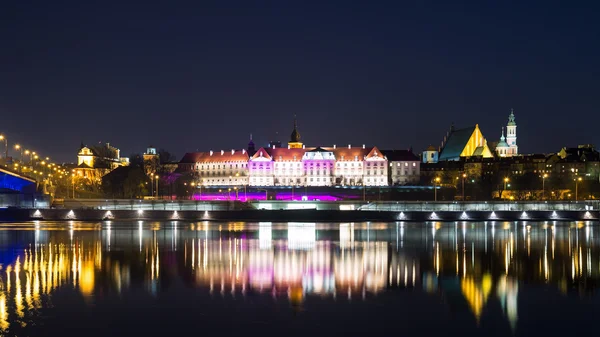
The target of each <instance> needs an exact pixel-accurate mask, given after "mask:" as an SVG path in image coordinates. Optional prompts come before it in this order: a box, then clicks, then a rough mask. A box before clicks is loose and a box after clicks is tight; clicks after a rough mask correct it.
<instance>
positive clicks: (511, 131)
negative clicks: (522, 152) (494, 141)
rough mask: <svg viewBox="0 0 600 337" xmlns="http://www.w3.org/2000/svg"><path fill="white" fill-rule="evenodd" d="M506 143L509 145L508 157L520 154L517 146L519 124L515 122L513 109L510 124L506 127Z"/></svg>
mask: <svg viewBox="0 0 600 337" xmlns="http://www.w3.org/2000/svg"><path fill="white" fill-rule="evenodd" d="M506 143H507V144H508V156H516V155H518V154H519V147H518V146H517V123H516V122H515V114H514V111H513V110H512V109H511V110H510V115H509V116H508V124H507V125H506Z"/></svg>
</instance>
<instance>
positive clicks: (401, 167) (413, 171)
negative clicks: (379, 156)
mask: <svg viewBox="0 0 600 337" xmlns="http://www.w3.org/2000/svg"><path fill="white" fill-rule="evenodd" d="M383 153H384V155H385V156H386V157H387V159H388V162H389V172H388V176H389V179H390V180H389V183H390V185H392V186H394V185H406V184H416V183H418V182H419V177H420V175H421V161H420V160H419V157H417V156H416V155H415V154H414V153H413V152H412V150H390V151H383Z"/></svg>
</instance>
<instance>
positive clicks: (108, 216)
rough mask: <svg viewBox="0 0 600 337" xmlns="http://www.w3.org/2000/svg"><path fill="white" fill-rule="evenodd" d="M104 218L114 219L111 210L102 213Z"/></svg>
mask: <svg viewBox="0 0 600 337" xmlns="http://www.w3.org/2000/svg"><path fill="white" fill-rule="evenodd" d="M104 219H114V216H113V214H112V212H111V211H106V213H104Z"/></svg>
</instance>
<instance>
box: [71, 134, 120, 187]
mask: <svg viewBox="0 0 600 337" xmlns="http://www.w3.org/2000/svg"><path fill="white" fill-rule="evenodd" d="M127 165H129V158H121V151H120V150H119V149H117V148H116V147H114V146H111V145H110V144H109V143H106V144H98V145H94V146H86V145H83V144H81V147H80V148H79V152H78V153H77V167H76V168H75V169H74V171H73V173H75V175H76V176H77V177H78V178H85V179H89V180H94V181H99V180H100V179H101V178H102V177H103V176H104V175H106V174H108V173H109V172H111V171H112V170H114V169H116V168H118V167H121V166H127Z"/></svg>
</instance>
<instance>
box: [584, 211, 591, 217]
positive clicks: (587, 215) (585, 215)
mask: <svg viewBox="0 0 600 337" xmlns="http://www.w3.org/2000/svg"><path fill="white" fill-rule="evenodd" d="M583 218H584V219H591V218H592V214H591V213H590V211H586V212H585V214H584V215H583Z"/></svg>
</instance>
